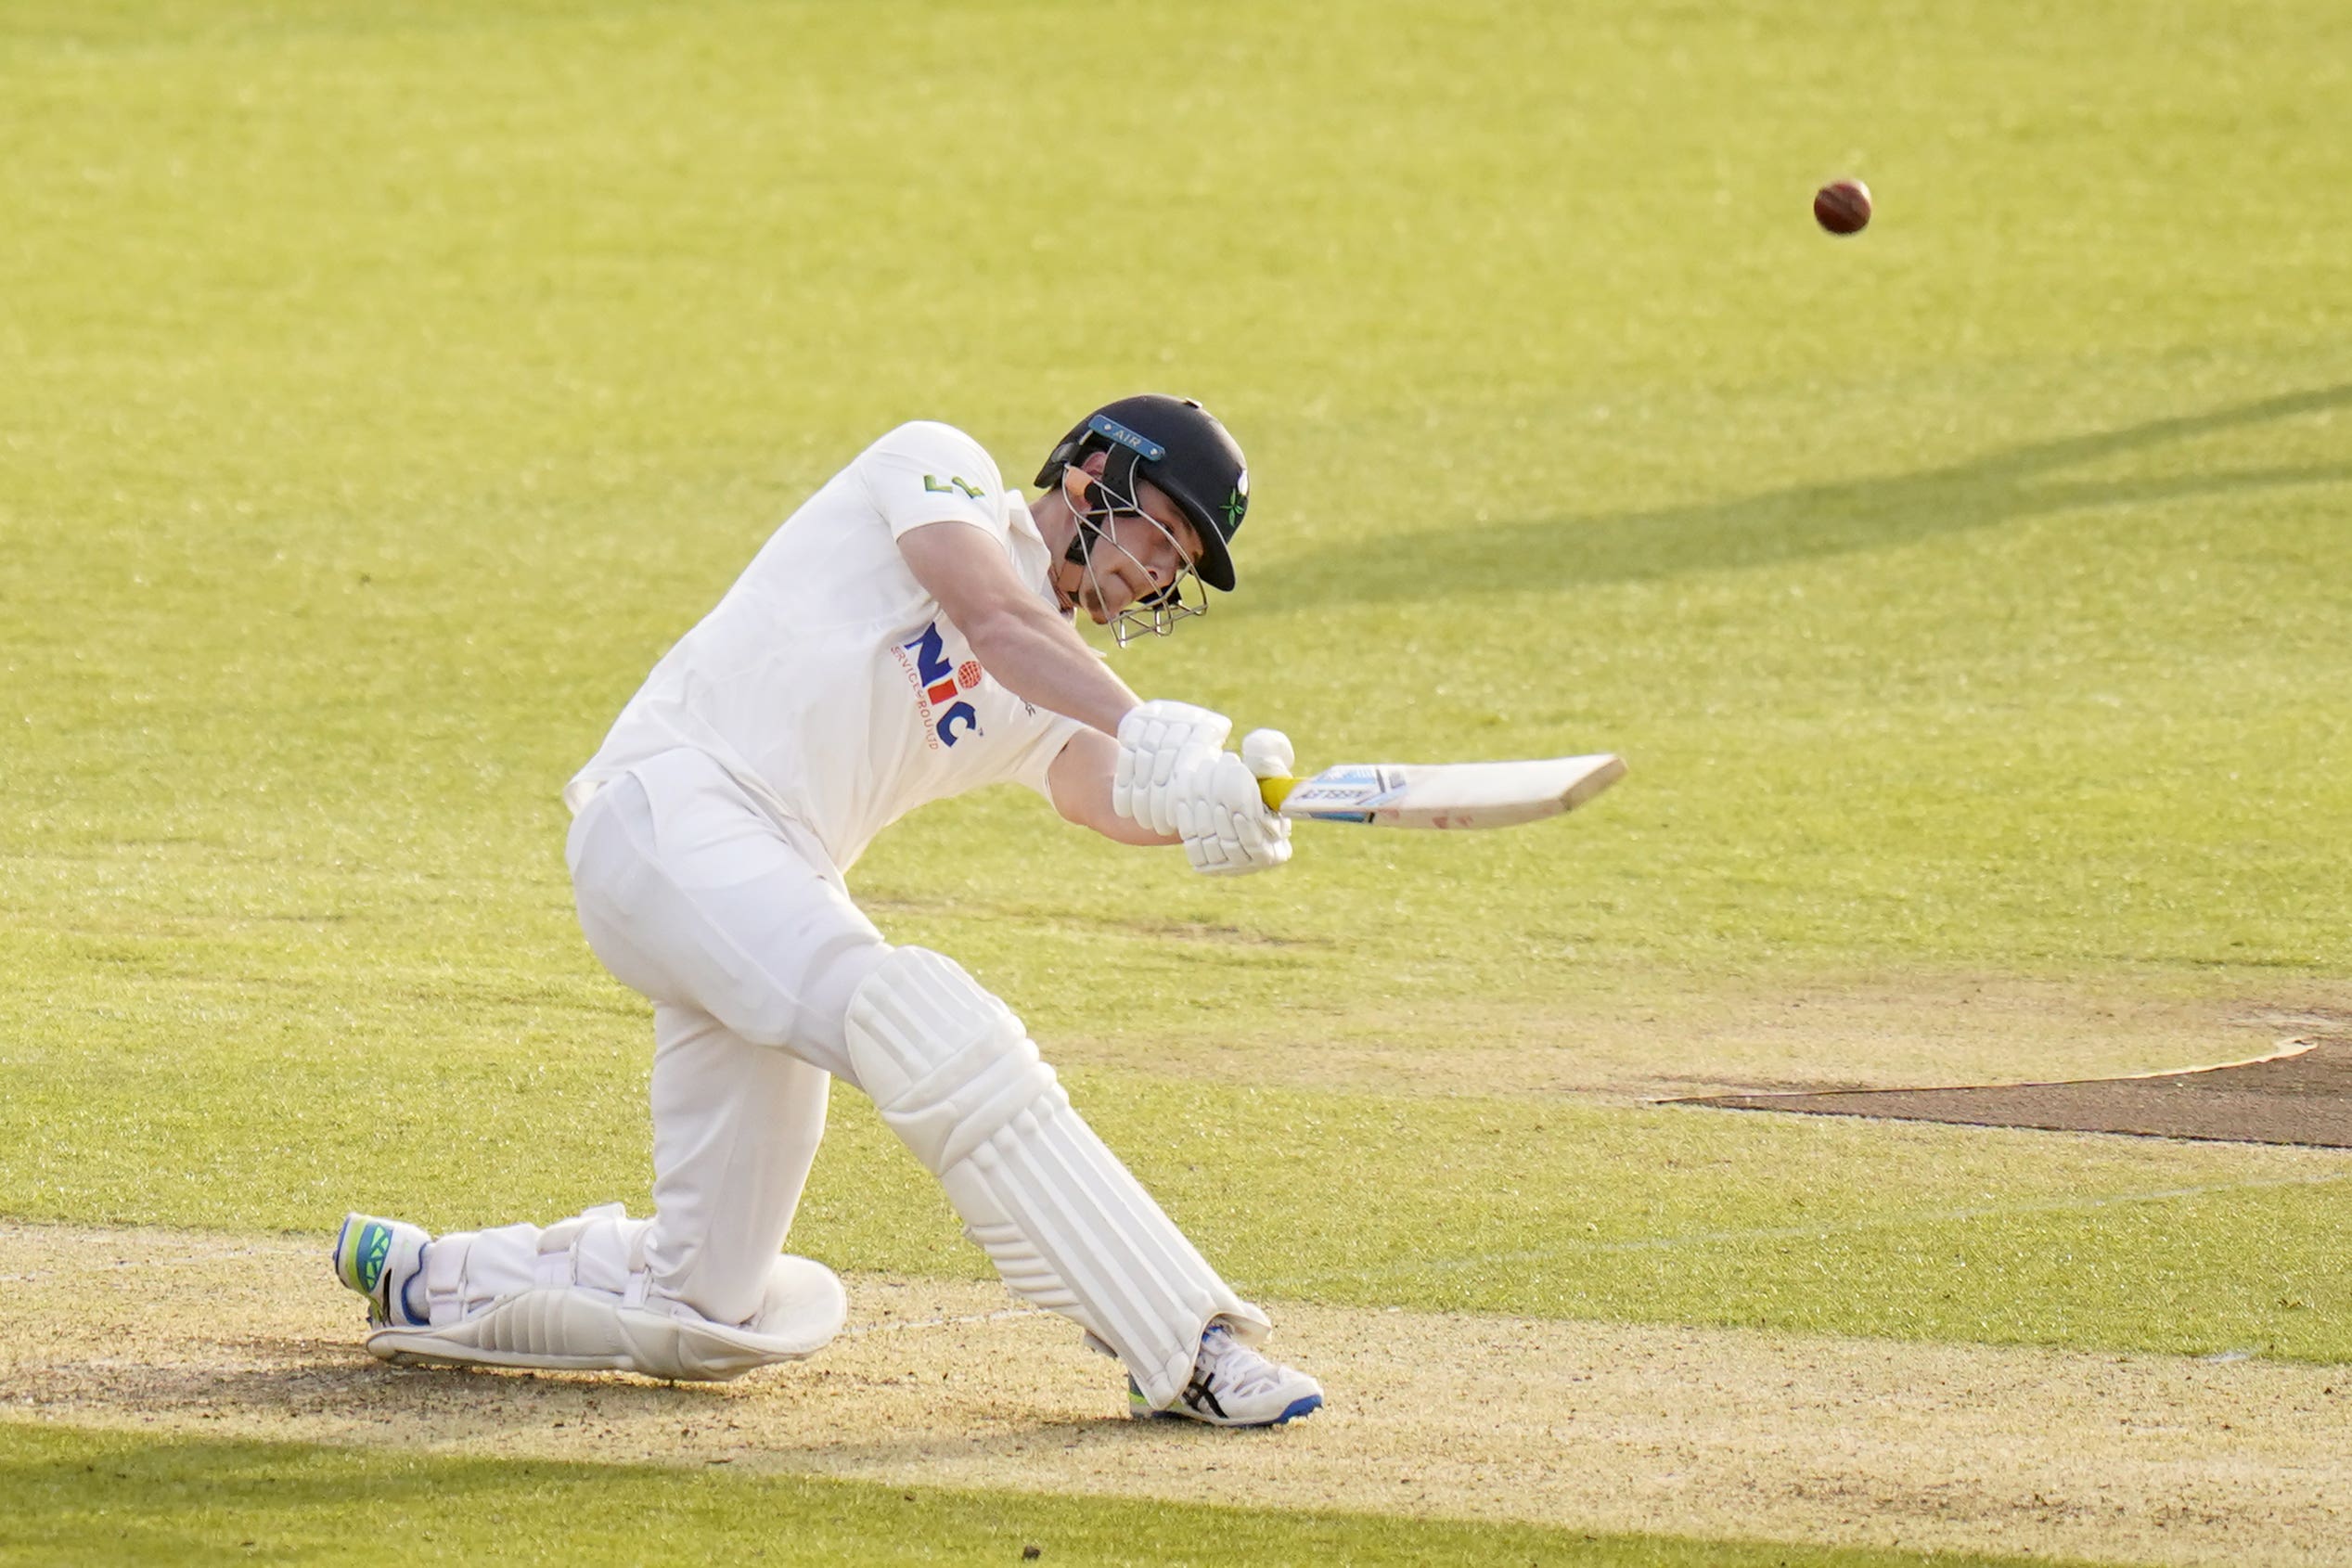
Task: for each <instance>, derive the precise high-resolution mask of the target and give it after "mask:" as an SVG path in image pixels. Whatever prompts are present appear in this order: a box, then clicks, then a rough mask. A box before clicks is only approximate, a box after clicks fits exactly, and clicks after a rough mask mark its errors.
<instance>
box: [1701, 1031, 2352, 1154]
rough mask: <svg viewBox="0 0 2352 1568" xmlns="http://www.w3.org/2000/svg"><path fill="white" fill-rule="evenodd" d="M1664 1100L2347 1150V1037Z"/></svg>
mask: <svg viewBox="0 0 2352 1568" xmlns="http://www.w3.org/2000/svg"><path fill="white" fill-rule="evenodd" d="M1671 1103H1674V1104H1678V1105H1712V1106H1719V1107H1723V1108H1726V1109H1729V1110H1734V1111H1791V1112H1801V1113H1804V1114H1806V1115H1816V1116H1883V1117H1886V1118H1888V1119H1890V1120H1893V1121H1902V1122H1957V1123H1965V1124H1968V1125H1973V1126H1984V1127H2040V1128H2048V1129H2051V1130H2055V1131H2065V1132H2085V1133H2136V1134H2140V1135H2142V1136H2145V1137H2190V1138H2204V1139H2208V1140H2215V1141H2221V1142H2230V1143H2296V1144H2308V1145H2312V1146H2314V1147H2318V1148H2322V1149H2352V1035H2346V1036H2341V1037H2320V1038H2314V1039H2307V1040H2299V1041H2296V1042H2294V1044H2293V1045H2291V1046H2289V1047H2287V1048H2286V1049H2284V1050H2282V1051H2280V1052H2279V1053H2277V1054H2276V1055H2273V1056H2268V1057H2262V1058H2259V1059H2257V1060H2253V1061H2240V1062H2232V1063H2230V1064H2229V1065H2227V1066H2222V1067H2205V1068H2197V1069H2194V1070H2191V1071H2190V1072H2186V1073H2150V1074H2145V1075H2141V1076H2137V1077H2128V1078H2092V1079H2084V1080H2079V1081H2076V1082H2073V1083H2062V1084H1985V1085H1975V1086H1969V1087H1965V1088H1942V1089H1830V1090H1823V1091H1814V1092H1808V1093H1800V1094H1730V1095H1708V1096H1705V1097H1703V1098H1698V1099H1680V1100H1675V1101H1672V1102H1671Z"/></svg>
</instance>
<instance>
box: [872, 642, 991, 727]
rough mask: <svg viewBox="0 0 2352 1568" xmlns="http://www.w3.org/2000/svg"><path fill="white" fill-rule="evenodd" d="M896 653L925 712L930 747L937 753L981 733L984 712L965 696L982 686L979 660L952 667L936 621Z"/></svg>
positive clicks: (970, 660)
mask: <svg viewBox="0 0 2352 1568" xmlns="http://www.w3.org/2000/svg"><path fill="white" fill-rule="evenodd" d="M893 651H894V652H896V653H897V655H898V663H899V667H900V668H901V669H903V670H905V671H906V679H907V682H908V684H909V685H911V686H913V687H914V688H915V700H916V702H917V704H918V705H919V707H920V708H921V709H922V713H923V727H924V728H925V729H926V730H927V731H929V734H928V735H927V736H926V737H925V743H926V744H928V745H930V746H931V747H932V749H933V750H937V749H938V748H939V747H942V746H953V745H954V744H955V743H956V742H957V741H958V740H961V739H963V738H964V737H965V736H967V735H978V734H979V733H980V712H979V710H978V709H976V708H974V707H973V706H972V705H971V704H970V702H967V701H965V700H963V698H962V693H964V692H967V691H970V690H971V689H972V688H974V687H977V686H978V685H979V684H980V681H981V668H980V661H979V660H977V659H967V660H965V661H964V662H962V663H961V664H951V663H949V662H947V642H946V639H945V638H944V637H942V636H940V635H939V623H938V622H936V621H933V622H932V623H931V624H930V625H928V626H925V627H924V628H923V635H922V636H919V637H917V638H916V639H915V640H914V641H912V642H906V643H901V644H899V646H898V647H897V648H896V649H894V650H893Z"/></svg>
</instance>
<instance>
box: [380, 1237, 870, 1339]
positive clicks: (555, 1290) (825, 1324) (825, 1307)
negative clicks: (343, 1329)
mask: <svg viewBox="0 0 2352 1568" xmlns="http://www.w3.org/2000/svg"><path fill="white" fill-rule="evenodd" d="M648 1224H649V1222H648V1221H645V1220H633V1219H630V1218H628V1217H627V1215H625V1214H623V1211H622V1209H621V1206H620V1205H619V1204H618V1203H610V1204H606V1205H604V1206H602V1207H600V1208H595V1209H590V1210H588V1211H587V1212H585V1214H581V1215H574V1216H572V1218H570V1219H567V1220H563V1221H561V1222H559V1223H558V1224H555V1225H551V1226H548V1227H546V1228H545V1229H544V1230H543V1229H541V1228H540V1227H537V1226H534V1225H509V1226H503V1227H499V1228H497V1229H495V1230H482V1231H470V1232H458V1233H456V1234H452V1235H448V1236H443V1237H440V1238H437V1239H436V1240H433V1241H431V1243H429V1244H428V1245H427V1246H426V1248H425V1251H424V1255H423V1258H422V1262H421V1265H420V1266H421V1270H422V1273H423V1276H424V1278H423V1280H422V1283H421V1287H420V1288H418V1289H416V1290H413V1291H411V1292H409V1296H410V1299H412V1300H413V1299H415V1298H417V1297H419V1296H421V1297H422V1298H423V1301H424V1303H425V1305H426V1308H427V1311H428V1313H429V1315H430V1321H429V1322H427V1323H424V1324H405V1323H403V1324H393V1325H391V1326H388V1327H384V1328H380V1329H378V1330H375V1331H374V1332H372V1333H370V1334H369V1335H368V1339H367V1348H368V1349H369V1351H371V1352H372V1353H374V1354H375V1355H377V1356H381V1357H382V1358H383V1359H385V1360H388V1361H393V1362H398V1363H402V1364H409V1365H452V1366H492V1367H527V1368H537V1369H561V1370H575V1371H588V1370H599V1371H629V1372H640V1373H643V1374H644V1375H646V1376H648V1377H655V1378H667V1379H675V1380H681V1381H699V1380H724V1379H727V1378H734V1377H739V1376H740V1375H741V1374H742V1373H744V1372H747V1371H749V1370H751V1369H752V1368H754V1367H761V1366H765V1365H767V1364H769V1363H771V1362H777V1361H790V1360H797V1359H799V1358H801V1357H803V1356H810V1355H813V1354H815V1353H816V1351H817V1350H819V1349H821V1348H822V1347H823V1346H824V1345H825V1344H826V1343H829V1341H830V1340H831V1339H832V1338H833V1336H834V1335H835V1334H836V1333H838V1332H840V1330H841V1325H842V1319H843V1318H844V1317H846V1316H847V1310H848V1304H847V1299H846V1297H845V1296H844V1295H843V1293H842V1285H841V1281H840V1280H839V1279H836V1278H835V1277H834V1275H833V1273H832V1271H831V1270H830V1269H829V1268H826V1267H825V1266H823V1265H822V1264H818V1263H815V1262H812V1261H811V1260H809V1259H807V1258H799V1257H788V1256H779V1257H778V1258H777V1259H776V1260H775V1262H774V1264H773V1265H772V1266H771V1267H770V1270H769V1274H768V1281H767V1289H766V1292H765V1296H764V1297H763V1300H762V1302H761V1304H760V1309H759V1311H758V1312H757V1313H755V1314H754V1315H753V1316H752V1318H751V1319H750V1320H749V1321H747V1322H744V1323H741V1324H726V1323H714V1322H712V1321H711V1320H710V1319H708V1318H705V1317H702V1316H701V1315H700V1313H697V1312H695V1311H694V1310H693V1309H692V1308H690V1307H688V1306H687V1305H685V1304H684V1303H682V1302H676V1301H671V1300H668V1299H666V1298H664V1297H662V1295H661V1294H659V1293H658V1292H653V1291H652V1290H650V1288H649V1274H648V1271H647V1268H646V1261H645V1237H646V1229H647V1226H648Z"/></svg>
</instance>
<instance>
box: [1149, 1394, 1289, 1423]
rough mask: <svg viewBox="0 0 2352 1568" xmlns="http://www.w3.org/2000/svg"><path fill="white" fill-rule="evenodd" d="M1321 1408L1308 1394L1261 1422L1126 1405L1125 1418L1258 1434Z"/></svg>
mask: <svg viewBox="0 0 2352 1568" xmlns="http://www.w3.org/2000/svg"><path fill="white" fill-rule="evenodd" d="M1322 1407H1323V1396H1322V1395H1321V1394H1304V1395H1302V1396H1300V1397H1299V1398H1296V1399H1293V1400H1292V1401H1291V1402H1290V1404H1289V1405H1287V1406H1285V1407H1283V1410H1282V1413H1281V1414H1280V1415H1279V1416H1268V1417H1267V1418H1266V1420H1262V1421H1220V1420H1206V1419H1203V1418H1202V1417H1200V1416H1189V1415H1186V1414H1185V1413H1184V1412H1183V1411H1181V1410H1150V1409H1146V1408H1144V1407H1142V1406H1140V1405H1136V1404H1130V1405H1128V1407H1127V1416H1128V1418H1129V1419H1130V1420H1138V1421H1152V1420H1160V1421H1190V1422H1191V1423H1192V1424H1193V1425H1195V1426H1214V1427H1222V1428H1224V1429H1225V1430H1227V1431H1228V1432H1258V1431H1262V1430H1264V1429H1265V1428H1266V1427H1270V1426H1283V1425H1287V1424H1288V1423H1290V1422H1292V1421H1294V1420H1298V1419H1299V1418H1300V1417H1302V1416H1311V1415H1313V1414H1314V1413H1315V1412H1316V1411H1317V1410H1319V1409H1321V1408H1322Z"/></svg>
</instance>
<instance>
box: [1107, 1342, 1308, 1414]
mask: <svg viewBox="0 0 2352 1568" xmlns="http://www.w3.org/2000/svg"><path fill="white" fill-rule="evenodd" d="M1322 1407H1323V1385H1322V1384H1321V1383H1318V1382H1316V1381H1315V1380H1314V1379H1313V1378H1310V1377H1308V1376H1307V1375H1306V1374H1305V1372H1302V1371H1299V1370H1297V1369H1294V1368H1291V1367H1285V1366H1283V1365H1282V1364H1281V1363H1280V1362H1279V1361H1269V1360H1267V1359H1266V1357H1265V1356H1260V1355H1259V1354H1258V1353H1257V1352H1256V1351H1254V1350H1252V1349H1251V1348H1250V1347H1249V1346H1248V1345H1246V1344H1243V1343H1241V1342H1240V1340H1238V1339H1235V1338H1234V1337H1233V1330H1231V1329H1229V1328H1227V1326H1226V1325H1224V1324H1223V1323H1212V1324H1210V1325H1209V1330H1208V1332H1206V1333H1204V1334H1202V1336H1201V1354H1200V1356H1198V1357H1197V1358H1196V1359H1195V1360H1194V1361H1193V1363H1192V1381H1191V1382H1189V1383H1187V1384H1185V1385H1184V1392H1183V1393H1182V1394H1178V1395H1176V1403H1175V1404H1173V1405H1171V1406H1169V1407H1167V1408H1166V1409H1164V1410H1155V1409H1153V1408H1152V1407H1150V1406H1149V1405H1147V1404H1145V1403H1144V1402H1143V1391H1142V1390H1141V1389H1139V1388H1137V1387H1136V1382H1135V1379H1133V1378H1129V1379H1128V1380H1127V1414H1128V1415H1130V1416H1132V1417H1134V1418H1135V1419H1136V1420H1148V1419H1149V1418H1150V1417H1153V1416H1170V1417H1181V1418H1182V1419H1184V1420H1192V1421H1202V1422H1205V1423H1206V1424H1208V1425H1210V1426H1280V1425H1281V1424H1282V1423H1283V1422H1284V1421H1290V1420H1297V1419H1298V1418H1299V1417H1301V1416H1304V1415H1308V1414H1311V1413H1312V1412H1314V1411H1316V1410H1318V1409H1321V1408H1322Z"/></svg>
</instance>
